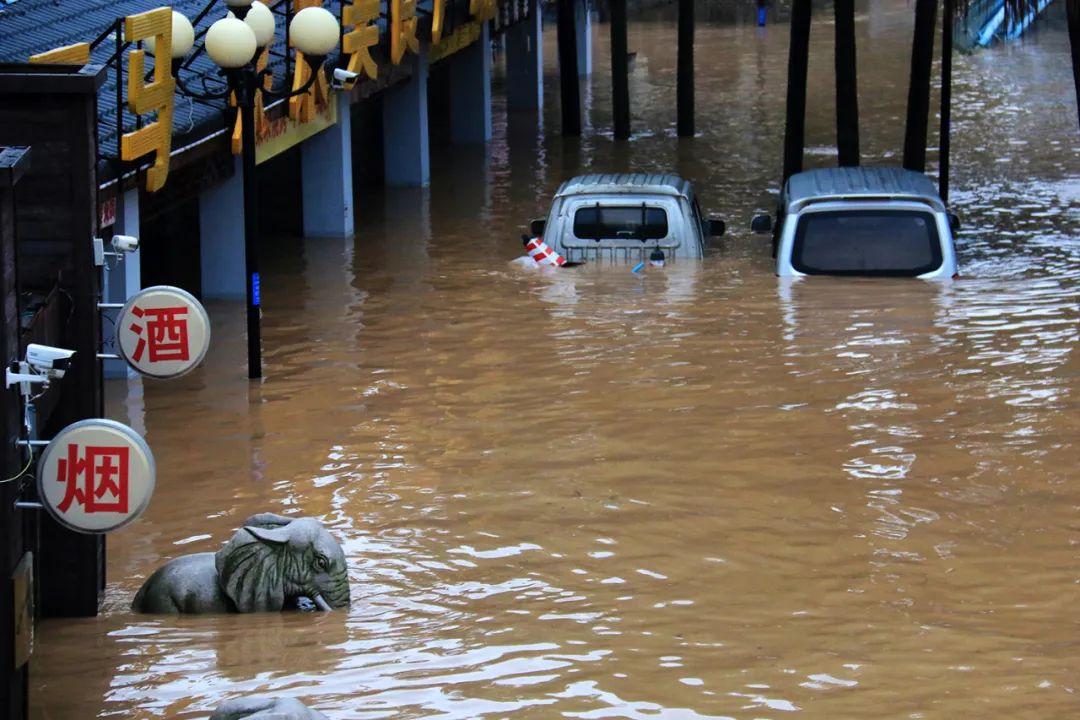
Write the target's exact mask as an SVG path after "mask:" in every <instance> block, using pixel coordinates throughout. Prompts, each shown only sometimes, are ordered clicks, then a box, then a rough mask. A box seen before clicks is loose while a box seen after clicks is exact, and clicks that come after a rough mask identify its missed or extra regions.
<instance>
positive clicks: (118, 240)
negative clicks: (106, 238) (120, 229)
mask: <svg viewBox="0 0 1080 720" xmlns="http://www.w3.org/2000/svg"><path fill="white" fill-rule="evenodd" d="M112 246H113V250H115V251H116V252H135V251H136V250H138V249H139V238H137V237H132V236H131V235H113V239H112Z"/></svg>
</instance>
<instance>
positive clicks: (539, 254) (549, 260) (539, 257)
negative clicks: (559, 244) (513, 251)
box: [525, 238, 566, 266]
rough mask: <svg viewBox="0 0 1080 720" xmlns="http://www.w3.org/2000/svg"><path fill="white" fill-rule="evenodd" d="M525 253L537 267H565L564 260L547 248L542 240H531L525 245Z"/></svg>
mask: <svg viewBox="0 0 1080 720" xmlns="http://www.w3.org/2000/svg"><path fill="white" fill-rule="evenodd" d="M525 252H527V253H528V254H529V257H531V258H532V259H533V260H534V261H535V262H536V264H537V265H556V266H560V265H565V264H566V258H564V257H563V256H562V255H560V254H559V253H557V252H555V251H554V250H552V249H551V248H550V247H548V244H547V243H546V242H544V239H543V238H533V239H532V240H530V241H529V242H527V243H525Z"/></svg>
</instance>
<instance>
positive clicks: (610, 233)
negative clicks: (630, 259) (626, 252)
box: [574, 203, 668, 240]
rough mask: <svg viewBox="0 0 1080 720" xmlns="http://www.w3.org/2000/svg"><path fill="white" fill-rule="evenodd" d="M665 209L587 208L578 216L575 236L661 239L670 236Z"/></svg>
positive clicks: (612, 206)
mask: <svg viewBox="0 0 1080 720" xmlns="http://www.w3.org/2000/svg"><path fill="white" fill-rule="evenodd" d="M667 234H668V221H667V213H666V212H665V211H664V209H663V208H659V207H648V206H646V205H645V204H644V203H643V204H641V205H630V206H627V205H601V204H599V203H597V204H596V205H587V206H585V207H582V208H578V210H577V212H575V213H574V235H575V236H576V237H578V238H581V239H583V240H608V239H627V240H659V239H661V238H664V237H667Z"/></svg>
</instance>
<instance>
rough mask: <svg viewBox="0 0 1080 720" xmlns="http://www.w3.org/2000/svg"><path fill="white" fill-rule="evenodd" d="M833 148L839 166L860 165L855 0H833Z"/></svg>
mask: <svg viewBox="0 0 1080 720" xmlns="http://www.w3.org/2000/svg"><path fill="white" fill-rule="evenodd" d="M833 9H834V11H835V16H836V47H835V49H834V56H835V64H836V148H837V151H838V155H839V164H840V166H841V167H848V166H855V165H858V164H859V89H858V76H857V72H856V68H855V57H856V55H855V0H835V2H834V3H833Z"/></svg>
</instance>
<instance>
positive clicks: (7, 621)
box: [0, 148, 30, 720]
mask: <svg viewBox="0 0 1080 720" xmlns="http://www.w3.org/2000/svg"><path fill="white" fill-rule="evenodd" d="M5 155H6V156H7V157H6V158H5ZM27 161H29V152H26V153H24V154H22V155H20V157H18V158H17V159H16V158H15V157H14V156H13V153H10V152H7V153H5V152H4V150H3V148H0V306H2V308H3V309H2V312H0V314H2V315H3V319H4V325H3V327H2V328H0V360H2V361H3V362H4V363H5V364H8V363H10V362H11V361H12V360H16V359H17V358H18V355H19V306H18V292H17V270H16V264H15V257H16V256H15V184H16V183H17V182H18V178H17V175H16V170H19V169H21V167H20V166H25V165H26V163H27ZM21 424H22V413H21V412H20V401H19V395H18V392H17V390H15V389H12V390H8V391H7V392H5V393H4V398H3V404H2V405H0V442H2V443H3V448H2V449H0V452H2V453H3V457H2V461H0V480H4V479H7V478H14V477H17V476H18V474H19V471H20V470H21V469H22V468H23V467H24V466H25V456H24V455H23V454H22V452H24V451H20V449H19V447H18V445H16V443H17V441H18V440H19V435H20V428H21ZM19 488H20V483H19V482H18V481H10V482H4V483H0V578H2V581H0V662H2V663H3V666H2V667H3V671H0V717H5V718H12V720H22V719H23V718H26V717H28V716H29V709H30V708H29V704H28V697H27V688H28V682H29V677H30V668H29V665H23V666H22V667H21V668H18V669H15V667H14V657H15V617H14V612H15V608H14V605H15V603H14V597H13V595H12V591H13V583H12V581H11V574H12V572H14V570H15V568H16V566H17V565H18V564H19V561H20V560H21V559H22V556H23V553H25V552H26V551H27V550H28V549H29V547H28V544H27V542H26V537H25V535H24V533H25V532H26V530H28V528H26V527H24V523H23V516H24V515H25V514H26V513H24V512H20V511H17V510H15V507H14V504H15V499H16V498H17V497H18V496H19Z"/></svg>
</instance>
